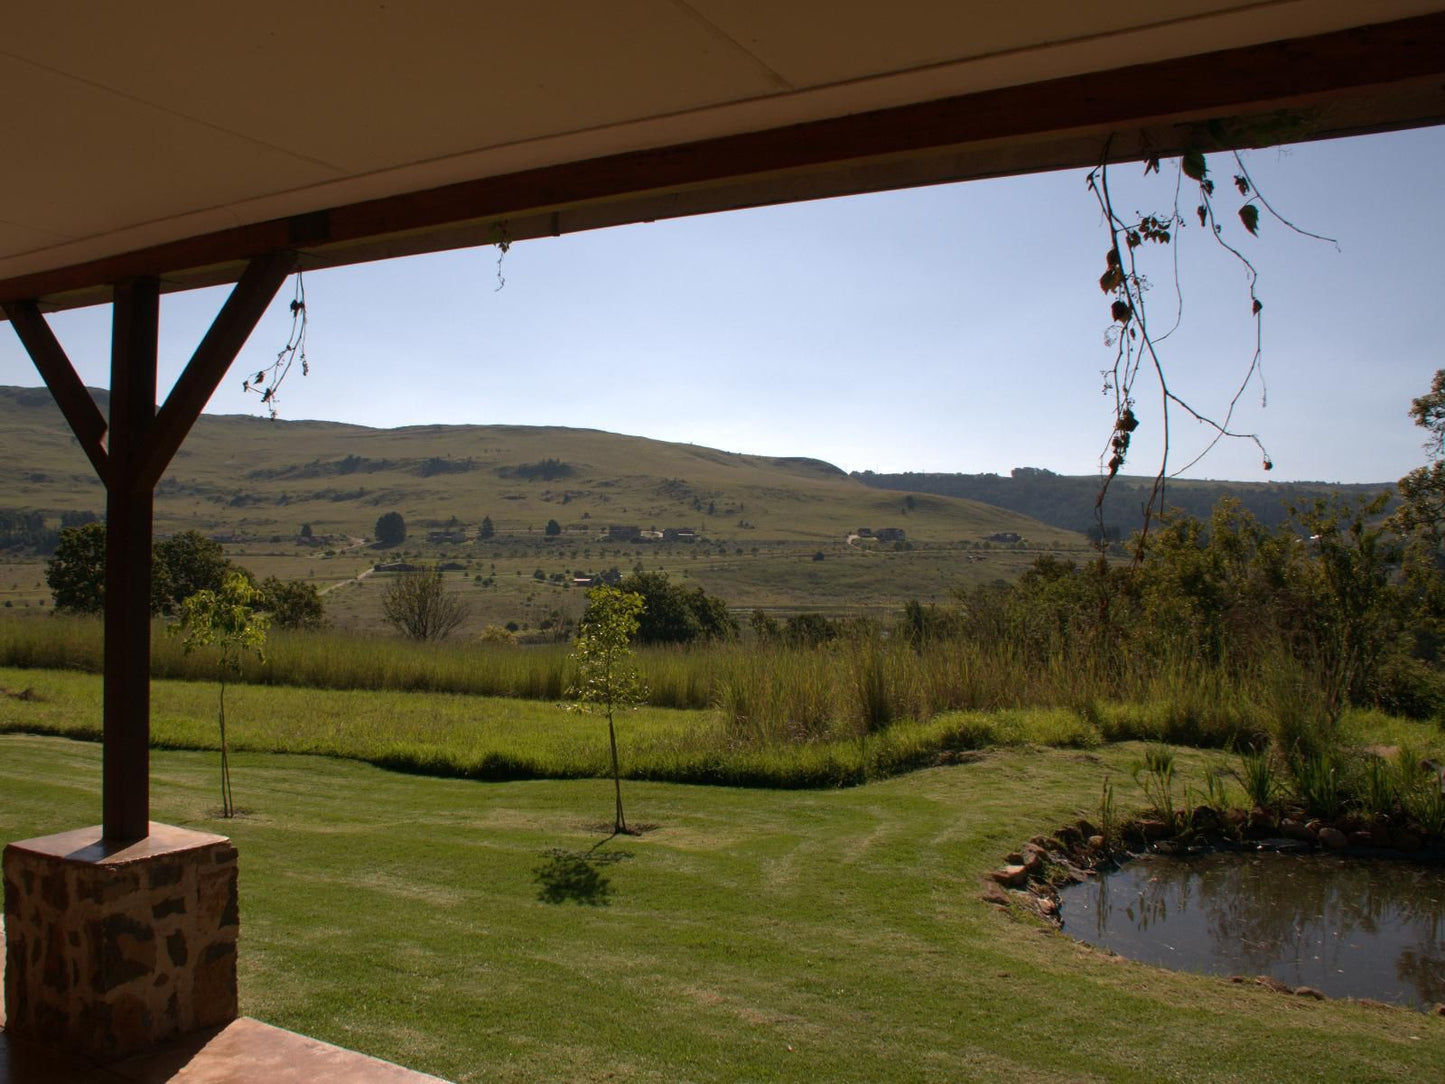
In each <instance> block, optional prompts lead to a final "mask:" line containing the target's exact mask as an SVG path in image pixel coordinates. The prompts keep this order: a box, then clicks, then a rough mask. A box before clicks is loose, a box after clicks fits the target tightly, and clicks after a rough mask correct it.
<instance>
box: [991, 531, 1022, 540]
mask: <svg viewBox="0 0 1445 1084" xmlns="http://www.w3.org/2000/svg"><path fill="white" fill-rule="evenodd" d="M986 541H989V542H1022V541H1023V539H1022V538H1020V537H1019V533H1018V532H1017V531H996V532H995V533H993V534H991V535H989V536H988V538H987V539H986Z"/></svg>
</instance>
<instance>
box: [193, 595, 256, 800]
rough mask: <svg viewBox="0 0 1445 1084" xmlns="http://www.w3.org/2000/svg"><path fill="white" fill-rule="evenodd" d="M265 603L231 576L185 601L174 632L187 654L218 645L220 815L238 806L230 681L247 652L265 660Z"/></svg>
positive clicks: (237, 671) (237, 674)
mask: <svg viewBox="0 0 1445 1084" xmlns="http://www.w3.org/2000/svg"><path fill="white" fill-rule="evenodd" d="M261 600H262V594H261V592H260V591H259V590H258V589H257V588H256V587H254V586H252V584H251V582H250V581H249V580H248V579H247V578H246V577H245V576H244V575H242V574H241V573H239V572H228V573H226V576H225V578H224V579H223V580H222V582H221V589H220V590H219V591H212V590H202V591H197V592H196V593H195V594H193V595H191V596H190V597H188V598H186V599H184V600H182V602H181V610H180V614H181V616H180V621H179V623H178V624H176V625H174V626H172V629H171V631H172V632H175V633H179V634H180V636H181V644H182V646H183V647H184V649H185V650H186V651H187V652H191V651H194V650H196V649H197V648H201V647H214V648H215V649H216V651H217V656H216V677H217V679H218V681H219V682H220V686H221V690H220V701H219V708H218V712H217V721H218V723H219V724H220V730H221V816H223V817H227V818H229V817H233V816H235V814H236V805H235V802H234V801H233V800H232V798H231V759H230V751H229V748H228V746H227V742H226V678H227V677H228V676H229V675H231V674H235V675H236V676H238V677H239V676H240V673H241V665H242V663H243V662H244V660H245V657H246V653H247V652H251V651H254V652H255V653H256V658H257V659H258V660H259V661H261V662H264V661H265V654H264V650H265V646H266V629H267V626H268V625H269V621H270V619H269V618H267V617H266V615H265V614H258V613H256V612H255V609H254V607H255V606H256V605H258V604H259V603H260V602H261Z"/></svg>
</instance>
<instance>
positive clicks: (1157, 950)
mask: <svg viewBox="0 0 1445 1084" xmlns="http://www.w3.org/2000/svg"><path fill="white" fill-rule="evenodd" d="M1060 899H1061V901H1062V908H1061V913H1062V915H1063V920H1064V932H1065V933H1067V934H1069V935H1071V936H1073V937H1075V938H1078V939H1079V940H1081V941H1087V942H1088V943H1089V944H1092V945H1098V946H1101V947H1104V948H1109V949H1112V950H1113V951H1115V952H1117V953H1119V954H1120V955H1121V956H1128V957H1130V958H1131V959H1134V960H1141V961H1143V962H1145V963H1151V964H1158V965H1160V966H1163V967H1172V968H1177V969H1179V970H1184V971H1203V972H1208V973H1212V974H1219V975H1229V974H1246V975H1272V976H1274V977H1275V978H1277V979H1279V980H1280V981H1282V982H1286V983H1288V984H1289V985H1291V986H1313V987H1314V988H1315V989H1317V990H1319V991H1321V992H1322V993H1325V994H1327V995H1329V996H1331V997H1369V998H1374V999H1376V1000H1378V1001H1392V1002H1397V1003H1399V1004H1404V1005H1413V1006H1428V1005H1431V1004H1433V1003H1435V1002H1440V1001H1445V944H1442V939H1445V868H1441V867H1439V866H1418V865H1411V864H1409V863H1405V862H1391V861H1384V860H1380V861H1364V860H1358V859H1344V858H1335V857H1331V856H1325V855H1299V856H1296V855H1282V854H1212V855H1206V856H1203V857H1199V858H1187V859H1185V858H1163V857H1143V858H1139V859H1136V860H1135V861H1133V862H1129V863H1127V864H1126V865H1124V866H1123V867H1121V868H1120V869H1118V870H1116V871H1114V872H1112V873H1108V874H1101V875H1100V876H1099V877H1098V878H1096V879H1094V880H1091V881H1088V882H1086V883H1084V884H1079V885H1071V886H1069V887H1068V888H1065V889H1064V890H1063V891H1062V892H1061V893H1060Z"/></svg>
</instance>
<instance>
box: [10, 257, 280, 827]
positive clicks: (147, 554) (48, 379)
mask: <svg viewBox="0 0 1445 1084" xmlns="http://www.w3.org/2000/svg"><path fill="white" fill-rule="evenodd" d="M296 263H297V256H296V253H294V252H290V251H282V252H272V253H268V254H267V255H264V256H259V257H257V258H256V259H254V260H252V261H251V263H250V264H249V265H248V266H247V268H246V271H245V273H244V274H243V275H242V276H241V279H240V281H239V282H237V283H236V288H235V289H234V290H232V291H231V296H230V297H228V298H227V299H226V303H225V305H223V306H222V307H221V311H220V312H219V313H218V314H217V315H216V319H215V321H214V322H213V323H212V324H211V328H210V330H209V331H207V332H206V335H205V338H204V339H202V340H201V343H200V345H199V346H197V347H196V352H195V354H193V355H192V357H191V360H190V362H189V363H188V364H187V365H186V368H185V370H184V371H183V372H182V373H181V376H180V379H178V380H177V381H176V385H175V387H174V388H172V389H171V393H170V394H169V395H168V396H167V397H166V402H165V406H163V407H162V408H161V409H160V411H159V413H158V412H157V411H156V346H157V341H158V338H159V333H160V284H159V281H158V280H157V279H154V278H136V279H130V280H128V281H125V282H121V283H119V284H117V285H116V287H115V292H114V298H113V312H112V331H111V348H110V351H111V353H110V424H109V426H108V427H107V425H106V421H105V419H104V418H103V417H102V416H101V413H100V411H99V410H97V409H96V406H95V402H94V400H92V399H91V398H90V394H89V392H87V391H86V390H85V385H84V384H82V383H81V381H80V377H78V376H77V375H76V374H75V367H74V366H73V365H71V364H70V359H69V358H67V357H66V356H65V351H64V350H63V349H62V348H61V346H60V343H59V342H58V341H56V338H55V336H54V335H53V334H52V333H51V331H50V328H49V326H48V325H47V324H46V322H45V318H44V317H43V316H41V314H40V308H39V306H38V305H36V304H35V302H34V301H13V302H7V303H6V304H5V306H4V308H5V313H6V315H7V316H9V317H10V320H11V322H12V324H13V325H14V327H15V330H16V332H17V333H18V334H19V336H20V340H21V342H22V343H24V344H25V349H26V350H27V351H28V352H29V354H30V357H31V359H32V360H33V361H34V362H35V366H36V368H37V369H39V370H40V373H41V375H42V376H43V377H44V378H45V383H46V384H47V385H48V386H49V388H50V390H51V394H53V395H54V396H55V401H56V403H57V404H58V405H59V406H60V410H61V413H63V414H64V415H65V419H66V421H67V422H69V423H70V428H71V429H72V430H73V431H74V433H75V435H76V438H77V439H78V440H79V441H80V445H81V447H82V448H84V449H85V452H86V454H87V455H88V456H89V457H90V461H91V463H92V464H93V465H94V467H95V470H96V473H97V474H99V475H100V480H101V481H102V482H104V483H105V487H106V503H105V659H104V663H103V670H104V674H105V692H104V724H103V728H104V735H105V751H104V760H103V768H102V783H101V785H102V797H101V806H102V809H103V822H104V824H103V827H104V838H105V840H106V841H107V842H108V843H116V842H124V841H131V840H139V839H144V838H146V836H147V835H149V833H150V730H151V720H150V662H151V541H152V536H153V533H154V524H153V513H154V504H155V500H154V495H155V487H156V483H157V482H159V481H160V478H161V475H162V473H164V471H165V469H166V466H167V465H168V464H169V463H170V461H171V458H172V457H173V456H174V455H175V454H176V450H177V449H178V448H179V447H180V446H181V442H182V441H183V440H185V438H186V434H187V433H189V432H190V430H191V426H192V425H194V424H195V422H196V419H197V418H199V417H200V415H201V411H202V410H203V409H204V408H205V405H206V402H207V400H209V399H210V397H211V394H212V393H213V392H214V391H215V390H216V386H217V385H218V384H219V383H220V382H221V378H222V377H223V376H225V374H226V370H227V369H228V368H229V367H230V365H231V362H233V361H234V360H235V359H236V354H237V353H238V352H239V351H240V349H241V347H242V346H244V345H245V342H246V339H247V338H248V337H249V336H250V334H251V332H252V330H253V329H254V328H255V326H256V321H257V320H259V319H260V318H261V314H262V313H264V312H265V311H266V306H267V305H269V304H270V303H271V301H272V299H273V298H275V296H276V291H277V290H279V289H280V288H281V284H282V283H283V282H285V281H286V277H287V276H288V275H290V274H291V272H292V271H293V270H295V268H296ZM107 429H108V430H109V444H108V446H104V445H103V444H102V441H103V440H104V439H105V438H106V436H107Z"/></svg>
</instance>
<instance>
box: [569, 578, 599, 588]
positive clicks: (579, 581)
mask: <svg viewBox="0 0 1445 1084" xmlns="http://www.w3.org/2000/svg"><path fill="white" fill-rule="evenodd" d="M598 582H599V580H598V579H597V578H596V577H593V576H573V577H572V586H573V587H595V586H596V585H597V583H598Z"/></svg>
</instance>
